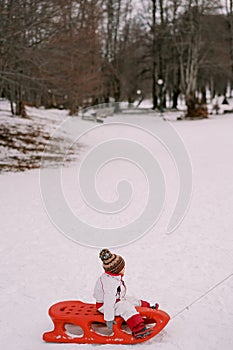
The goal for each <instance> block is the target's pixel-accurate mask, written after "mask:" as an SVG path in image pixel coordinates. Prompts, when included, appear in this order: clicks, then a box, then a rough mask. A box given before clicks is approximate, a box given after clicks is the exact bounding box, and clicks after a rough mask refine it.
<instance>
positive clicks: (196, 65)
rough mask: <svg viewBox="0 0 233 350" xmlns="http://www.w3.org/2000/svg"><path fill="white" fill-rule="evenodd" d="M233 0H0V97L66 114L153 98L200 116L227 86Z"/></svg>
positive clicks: (232, 71)
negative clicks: (181, 105) (181, 102)
mask: <svg viewBox="0 0 233 350" xmlns="http://www.w3.org/2000/svg"><path fill="white" fill-rule="evenodd" d="M232 78H233V0H229V1H228V0H227V1H224V2H222V1H220V0H172V1H171V0H141V1H140V0H138V1H136V0H17V1H15V0H0V97H3V98H7V99H8V100H9V101H10V102H11V113H12V115H21V116H22V117H25V116H26V109H25V106H26V105H29V106H37V107H40V106H44V107H45V108H51V107H56V108H64V109H67V110H69V113H70V115H75V114H76V113H77V112H78V111H79V110H80V109H82V108H84V107H87V106H91V105H95V104H98V103H108V102H110V101H115V102H120V101H128V103H129V104H131V103H133V102H134V101H135V100H136V99H138V98H139V96H138V95H139V94H140V98H141V99H143V98H151V100H152V105H151V107H152V109H154V110H156V109H161V108H163V109H166V108H173V109H176V108H177V103H178V99H179V98H180V96H183V98H184V100H185V104H186V107H187V113H186V116H187V117H193V118H195V117H200V116H201V117H206V116H207V113H208V112H207V108H206V99H207V92H208V94H210V98H212V99H214V98H215V96H218V95H222V96H226V95H227V92H228V91H231V90H232V84H233V79H232Z"/></svg>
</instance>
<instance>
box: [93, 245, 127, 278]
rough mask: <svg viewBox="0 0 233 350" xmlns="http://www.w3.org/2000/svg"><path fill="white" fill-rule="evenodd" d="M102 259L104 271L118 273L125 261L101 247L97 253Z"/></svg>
mask: <svg viewBox="0 0 233 350" xmlns="http://www.w3.org/2000/svg"><path fill="white" fill-rule="evenodd" d="M99 257H100V259H101V260H102V261H103V268H104V270H105V271H106V272H111V273H115V274H118V273H120V272H121V271H122V269H123V268H124V267H125V261H124V259H123V258H122V257H121V256H120V255H116V254H113V253H111V252H110V250H108V249H102V250H101V252H100V254H99Z"/></svg>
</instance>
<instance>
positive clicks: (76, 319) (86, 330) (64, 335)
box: [43, 300, 170, 344]
mask: <svg viewBox="0 0 233 350" xmlns="http://www.w3.org/2000/svg"><path fill="white" fill-rule="evenodd" d="M136 309H137V311H138V312H139V313H140V314H141V316H142V317H143V319H144V320H145V323H146V324H147V325H148V326H149V327H150V329H151V330H152V332H151V333H150V334H149V335H148V336H146V337H145V338H139V339H136V338H135V337H134V336H132V334H131V332H130V330H129V328H127V325H126V323H125V322H124V320H123V318H122V317H120V316H118V317H116V318H115V321H116V324H115V325H113V332H111V331H110V330H109V329H108V328H107V327H106V322H105V321H104V317H103V315H102V314H101V313H100V312H98V310H97V309H96V305H95V304H86V303H83V302H81V301H79V300H74V301H62V302H59V303H56V304H54V305H52V306H51V307H50V309H49V316H50V317H51V319H52V321H53V323H54V330H53V331H51V332H46V333H44V334H43V340H45V341H46V342H52V343H80V344H135V343H142V342H144V341H146V340H148V339H150V338H153V337H154V336H155V335H156V334H158V333H159V332H160V331H161V330H162V329H163V328H164V327H165V326H166V324H167V323H168V321H169V320H170V316H169V315H168V314H167V313H166V312H164V311H162V310H153V309H151V308H148V307H140V306H137V307H136ZM109 332H110V333H109Z"/></svg>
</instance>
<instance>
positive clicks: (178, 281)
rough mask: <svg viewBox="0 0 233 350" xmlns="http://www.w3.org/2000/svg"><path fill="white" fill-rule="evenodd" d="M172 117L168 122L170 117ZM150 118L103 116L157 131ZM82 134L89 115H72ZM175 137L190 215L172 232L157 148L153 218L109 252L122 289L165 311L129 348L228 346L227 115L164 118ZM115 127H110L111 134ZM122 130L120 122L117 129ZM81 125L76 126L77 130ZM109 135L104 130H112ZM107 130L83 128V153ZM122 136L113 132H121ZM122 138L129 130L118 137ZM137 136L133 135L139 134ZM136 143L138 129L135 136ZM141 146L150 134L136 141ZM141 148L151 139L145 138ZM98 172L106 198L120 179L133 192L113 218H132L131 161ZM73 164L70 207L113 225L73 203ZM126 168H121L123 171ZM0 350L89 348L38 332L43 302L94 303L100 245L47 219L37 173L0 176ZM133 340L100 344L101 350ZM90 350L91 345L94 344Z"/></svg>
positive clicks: (169, 179)
mask: <svg viewBox="0 0 233 350" xmlns="http://www.w3.org/2000/svg"><path fill="white" fill-rule="evenodd" d="M172 115H173V114H171V115H170V117H171V118H170V117H169V119H172ZM156 118H157V117H154V116H153V115H146V114H143V115H138V114H137V115H135V116H134V115H132V114H130V115H119V116H117V117H112V118H107V120H106V123H108V122H112V121H114V122H117V123H119V122H126V123H129V124H133V123H135V121H137V122H138V123H141V124H142V125H145V126H146V127H148V128H149V129H150V130H151V131H152V132H155V133H156V125H157V124H156ZM73 123H80V132H81V131H82V130H84V129H85V127H84V126H86V125H90V127H91V126H92V125H93V124H91V122H87V121H85V122H84V121H81V120H80V119H79V118H77V119H75V120H74V121H73ZM171 123H172V125H173V127H174V128H175V129H176V130H177V132H178V133H179V134H180V136H181V137H182V139H183V141H184V144H185V147H186V149H187V150H188V152H189V155H190V158H191V162H192V167H193V195H192V201H191V204H190V208H189V212H188V214H187V215H186V217H185V219H184V221H183V222H182V224H181V225H180V226H179V228H178V229H177V230H176V231H175V232H173V233H172V234H170V235H167V234H166V233H165V227H166V225H167V223H168V221H169V216H170V213H171V211H172V207H173V205H174V198H175V196H176V194H177V186H178V185H177V184H178V181H177V175H176V172H175V169H174V166H173V164H172V162H171V160H170V159H169V157H168V156H167V155H166V154H165V153H164V152H163V150H162V148H159V147H158V146H157V145H155V146H153V145H151V149H152V150H153V147H155V148H154V150H156V152H157V156H158V158H159V159H160V160H161V162H162V164H163V167H164V169H165V178H166V186H167V192H168V194H167V199H166V203H165V209H164V211H163V214H162V216H161V218H160V220H159V221H158V223H157V225H156V226H155V227H154V228H153V229H151V231H150V232H149V233H147V234H146V235H144V236H143V237H142V238H140V239H138V240H136V241H135V242H134V243H131V244H128V245H126V246H124V247H120V248H115V249H113V251H116V252H117V253H119V254H121V255H122V256H124V258H125V260H126V275H125V281H126V283H127V286H128V292H129V294H133V295H136V296H139V297H141V298H144V299H146V300H148V301H150V302H159V303H160V307H161V309H163V310H165V311H167V312H168V313H169V314H170V315H171V321H170V322H169V324H168V325H167V327H166V328H165V329H164V330H163V331H162V332H161V334H159V335H157V336H156V337H155V338H153V339H151V340H149V341H148V342H146V343H143V344H139V345H135V346H134V348H135V349H139V348H140V349H142V347H143V349H144V348H145V349H148V350H149V349H153V350H154V349H155V348H159V349H160V350H177V349H182V350H187V349H189V350H200V349H205V350H222V349H224V350H231V349H233V253H232V252H233V235H232V232H233V215H232V209H233V161H232V159H233V137H232V130H233V115H232V114H228V115H225V116H212V117H211V118H210V119H208V120H199V121H179V122H175V121H173V122H171ZM116 128H117V124H115V126H114V132H116ZM119 128H120V126H119ZM81 129H82V130H81ZM109 130H110V135H111V128H110V129H109ZM106 136H107V133H105V134H98V133H97V134H96V135H94V136H93V138H92V137H91V136H90V135H86V136H85V135H83V136H82V140H81V143H82V144H84V146H86V147H84V148H83V154H81V157H80V158H79V160H78V163H77V167H78V166H79V164H80V162H81V160H82V155H83V157H84V156H85V154H86V152H87V151H88V150H89V149H90V147H92V146H93V144H95V143H96V142H101V139H102V137H103V138H105V137H106ZM119 136H121V129H119ZM124 136H127V135H124ZM137 136H138V135H137ZM140 141H141V142H143V135H142V136H141V139H140ZM144 142H145V144H146V145H147V144H148V143H149V140H148V139H145V140H144ZM148 146H150V145H149V144H148ZM112 166H113V168H112V167H111V166H110V165H109V166H107V167H106V169H103V173H102V177H100V178H99V179H97V180H98V181H99V182H98V186H99V187H98V189H99V190H100V192H101V195H102V196H103V198H104V199H105V200H109V201H111V200H114V199H115V197H114V196H115V193H114V190H113V188H114V187H113V186H114V184H115V183H116V181H117V179H118V180H119V179H121V178H122V177H125V178H126V179H130V181H132V182H133V185H134V197H133V200H132V203H131V205H130V206H129V207H128V208H127V214H124V213H123V214H122V215H121V216H119V217H118V219H117V220H118V221H116V222H118V223H119V222H120V224H121V225H123V224H127V223H128V221H129V220H131V221H132V220H133V217H134V215H135V214H136V215H138V213H140V210H142V206H144V205H145V201H144V198H145V196H146V190H147V188H146V183H145V182H143V177H142V175H141V174H140V172H139V171H138V169H136V170H135V168H133V164H131V165H130V164H127V165H125V163H124V164H122V160H119V161H118V162H117V161H116V162H115V164H113V165H112ZM76 171H77V169H75V168H74V167H73V166H72V167H66V168H64V169H63V184H64V192H65V194H66V198H67V200H69V203H70V206H71V207H72V210H73V211H74V212H75V213H76V214H80V215H81V216H82V218H83V220H84V221H87V222H88V220H91V222H92V223H94V224H95V225H97V226H100V225H101V223H102V226H103V227H112V226H113V225H116V222H115V221H114V215H109V216H106V217H105V218H103V217H102V216H101V215H103V214H99V215H100V216H99V215H98V214H97V213H96V212H94V213H93V212H91V211H90V209H89V208H88V207H87V206H86V205H85V203H83V202H82V201H81V197H80V193H79V191H78V189H77V185H76V184H75V182H74V181H73V180H74V174H76ZM125 171H126V174H125ZM0 196H1V201H0V213H1V219H0V223H1V265H0V281H1V282H0V293H1V299H0V303H1V317H0V322H1V324H0V325H1V326H0V332H1V333H0V339H1V348H2V349H4V350H13V349H15V348H16V347H17V349H20V350H45V349H56V350H59V349H72V350H73V349H74V348H76V347H79V348H80V349H86V350H89V349H92V348H93V345H75V344H63V345H62V344H48V343H45V342H43V341H42V339H41V335H42V333H43V332H45V331H48V330H51V329H52V323H51V321H50V319H49V317H48V315H47V310H48V308H49V306H50V305H51V304H53V303H54V302H57V301H61V300H69V299H70V300H72V299H80V300H82V301H86V302H92V301H93V297H92V292H93V287H94V284H95V280H96V278H97V277H98V275H99V274H100V273H101V272H102V269H101V263H100V261H99V258H98V252H99V251H98V249H94V248H89V247H86V246H82V245H79V244H77V243H74V242H73V241H72V240H69V239H67V238H66V237H65V236H64V235H62V234H61V233H59V232H58V230H57V229H56V228H55V227H54V226H53V224H52V223H51V222H50V220H49V218H48V216H47V214H46V211H45V209H44V206H43V203H42V199H41V194H40V185H39V170H30V171H26V172H23V173H15V174H14V173H9V172H8V173H2V174H0ZM131 347H132V346H128V345H125V346H121V345H120V346H114V345H104V346H101V348H104V349H106V350H113V349H114V350H115V349H119V348H121V349H127V350H128V349H130V348H131ZM95 348H99V346H98V345H96V346H95Z"/></svg>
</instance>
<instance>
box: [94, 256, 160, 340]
mask: <svg viewBox="0 0 233 350" xmlns="http://www.w3.org/2000/svg"><path fill="white" fill-rule="evenodd" d="M99 257H100V258H101V260H102V262H103V268H104V270H105V272H104V273H103V274H102V275H101V276H100V277H99V278H98V280H97V282H96V285H95V290H94V298H95V299H96V307H97V310H98V311H99V312H101V313H103V314H104V320H105V321H106V324H107V327H108V328H109V329H110V330H112V327H113V324H114V323H115V321H114V318H115V316H121V317H122V318H123V319H124V320H125V321H126V323H127V325H128V326H129V328H130V330H131V331H132V334H133V335H134V337H135V338H142V337H146V336H147V335H149V334H151V332H152V330H151V329H150V328H147V327H146V326H145V322H144V320H143V318H142V317H141V315H140V314H139V313H138V312H137V310H136V308H135V306H145V307H150V308H152V309H158V307H159V305H158V304H155V305H154V306H150V304H149V303H148V302H147V301H143V300H138V299H136V298H134V297H129V296H126V285H125V283H124V281H123V276H124V272H125V261H124V259H123V258H122V257H121V256H120V255H116V254H113V253H111V252H110V251H109V250H108V249H102V250H101V252H100V254H99Z"/></svg>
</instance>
